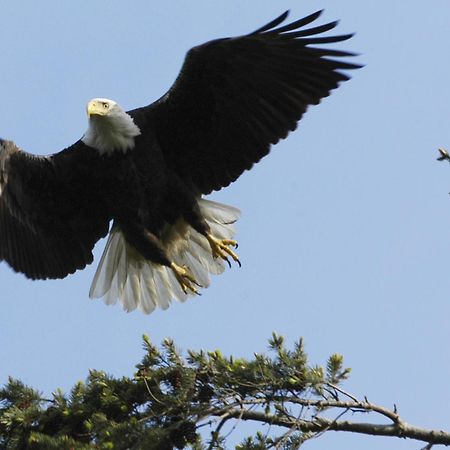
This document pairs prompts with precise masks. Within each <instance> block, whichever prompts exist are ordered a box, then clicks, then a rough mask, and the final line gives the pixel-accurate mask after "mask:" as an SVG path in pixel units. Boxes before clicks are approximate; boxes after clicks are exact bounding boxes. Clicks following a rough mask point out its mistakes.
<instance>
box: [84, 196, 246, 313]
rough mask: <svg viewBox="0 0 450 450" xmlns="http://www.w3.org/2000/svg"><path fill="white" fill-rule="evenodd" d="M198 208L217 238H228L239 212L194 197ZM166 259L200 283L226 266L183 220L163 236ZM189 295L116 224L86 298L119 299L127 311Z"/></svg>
mask: <svg viewBox="0 0 450 450" xmlns="http://www.w3.org/2000/svg"><path fill="white" fill-rule="evenodd" d="M199 206H200V211H201V213H202V215H203V217H204V218H205V220H206V222H207V223H208V225H209V226H210V228H211V233H212V234H213V235H214V236H215V237H217V238H219V239H231V238H233V236H234V234H235V228H234V223H235V222H236V220H237V219H238V217H239V215H240V211H239V210H238V209H237V208H234V207H232V206H228V205H224V204H221V203H217V202H213V201H211V200H205V199H200V200H199ZM162 239H163V241H164V243H165V244H166V248H167V254H168V256H169V258H170V259H171V260H172V261H173V262H175V263H176V264H178V265H180V266H183V265H185V266H187V267H188V268H189V270H190V271H191V273H192V275H193V276H194V277H195V279H196V280H197V282H198V283H199V284H201V285H202V286H203V287H208V286H209V284H210V278H209V275H210V274H213V275H218V274H220V273H222V272H223V271H224V270H225V265H224V263H223V261H222V260H221V259H215V258H213V256H212V252H211V247H210V245H209V243H208V241H207V239H206V238H205V237H204V236H202V235H201V234H199V233H197V232H196V231H195V230H194V229H193V228H191V227H190V226H188V225H187V224H186V223H185V222H184V221H180V222H179V223H178V224H176V225H174V226H172V227H171V228H170V230H168V231H167V233H166V234H165V235H164V236H163V238H162ZM189 295H192V294H190V293H188V294H186V293H185V292H183V290H182V289H181V286H180V284H179V283H178V281H177V279H176V278H175V275H174V273H173V272H172V270H171V269H170V268H168V267H165V266H161V265H159V264H155V263H152V262H151V261H148V260H146V259H145V258H144V257H142V256H141V255H140V254H139V253H138V252H137V251H136V250H135V249H134V248H133V247H131V246H130V245H129V244H128V243H127V242H126V241H125V238H124V236H123V234H122V232H121V231H120V229H119V228H118V227H114V228H113V229H112V230H111V232H110V234H109V236H108V240H107V242H106V246H105V250H104V251H103V255H102V257H101V259H100V263H99V265H98V267H97V271H96V272H95V275H94V279H93V280H92V284H91V289H90V291H89V297H91V298H101V297H104V301H105V303H106V304H108V305H113V304H116V303H117V301H119V302H120V303H121V304H122V306H123V308H124V309H125V310H126V311H128V312H129V311H133V310H134V309H136V308H138V309H140V310H141V311H142V312H144V313H145V314H150V313H151V312H152V311H153V310H154V309H155V308H157V307H158V308H161V309H167V308H168V307H169V306H170V303H171V301H172V300H173V299H176V300H178V301H180V302H184V301H185V300H186V299H187V297H188V296H189Z"/></svg>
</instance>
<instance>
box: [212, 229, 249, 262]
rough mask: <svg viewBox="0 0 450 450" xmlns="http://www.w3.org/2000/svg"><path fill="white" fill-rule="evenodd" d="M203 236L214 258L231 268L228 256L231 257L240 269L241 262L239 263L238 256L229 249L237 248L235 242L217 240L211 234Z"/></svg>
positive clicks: (231, 240)
mask: <svg viewBox="0 0 450 450" xmlns="http://www.w3.org/2000/svg"><path fill="white" fill-rule="evenodd" d="M205 236H206V239H208V242H209V245H210V246H211V251H212V254H213V257H214V258H222V259H223V260H225V261H226V262H227V263H228V265H229V266H230V267H231V263H230V261H229V259H228V256H231V257H232V258H233V260H234V261H235V262H237V263H238V264H239V267H241V262H240V261H239V257H238V255H236V253H235V252H234V251H233V250H231V248H230V247H234V248H237V246H238V243H237V242H236V241H235V240H233V239H217V238H215V237H214V236H213V235H212V234H211V233H206V235H205Z"/></svg>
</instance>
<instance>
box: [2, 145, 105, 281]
mask: <svg viewBox="0 0 450 450" xmlns="http://www.w3.org/2000/svg"><path fill="white" fill-rule="evenodd" d="M95 153H96V152H93V151H92V149H89V148H88V147H86V146H85V145H84V144H83V143H82V142H81V141H79V142H77V143H75V144H74V145H72V146H71V147H69V148H68V149H66V150H64V151H62V152H60V153H58V154H55V155H51V156H34V155H31V154H28V153H26V152H24V151H22V150H20V149H19V148H18V147H17V146H16V145H15V144H14V143H13V142H11V141H4V140H0V261H1V260H5V261H7V262H8V263H9V264H10V266H11V267H12V268H13V269H14V270H16V271H18V272H23V273H24V274H25V275H26V276H27V277H29V278H32V279H45V278H63V277H65V276H66V275H68V274H69V273H73V272H75V270H77V269H82V268H84V267H85V266H86V265H87V264H89V263H90V262H92V259H93V256H92V249H93V247H94V245H95V243H96V242H97V240H98V239H100V238H101V237H103V236H105V235H106V233H107V232H108V226H109V218H108V214H107V212H106V211H104V210H103V209H102V204H101V202H99V201H98V200H99V199H98V198H96V195H97V193H98V192H99V191H98V189H96V188H97V186H95V183H96V181H95V164H96V160H97V159H98V158H97V157H96V155H95Z"/></svg>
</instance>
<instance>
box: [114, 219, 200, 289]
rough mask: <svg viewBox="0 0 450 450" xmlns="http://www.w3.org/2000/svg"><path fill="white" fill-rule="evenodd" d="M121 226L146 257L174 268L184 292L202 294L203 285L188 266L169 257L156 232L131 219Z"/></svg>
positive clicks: (128, 239) (131, 242)
mask: <svg viewBox="0 0 450 450" xmlns="http://www.w3.org/2000/svg"><path fill="white" fill-rule="evenodd" d="M120 227H121V229H122V232H123V233H124V235H125V239H126V240H127V241H128V243H129V244H131V245H132V246H133V247H134V248H135V249H136V250H138V252H139V253H141V255H142V256H143V257H144V258H146V259H149V260H150V261H152V262H154V263H156V264H161V265H162V266H166V267H170V268H171V269H172V271H173V273H174V275H175V278H176V279H177V281H178V283H180V286H181V289H183V292H184V293H186V294H187V293H189V292H191V293H193V294H197V295H200V294H199V293H198V290H197V287H202V286H201V285H200V284H199V283H198V282H197V281H196V280H195V278H194V276H193V275H192V274H191V272H190V271H189V269H188V268H187V267H186V266H183V267H181V266H179V265H178V264H175V263H174V262H173V261H171V260H170V259H169V257H168V256H167V253H166V251H165V249H164V244H163V243H162V242H161V240H160V239H159V238H158V237H157V236H156V235H155V234H154V233H152V232H151V231H149V230H147V229H146V228H144V227H143V226H142V225H140V224H136V223H133V222H129V221H123V222H121V223H120Z"/></svg>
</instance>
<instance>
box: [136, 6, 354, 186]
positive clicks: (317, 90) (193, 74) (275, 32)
mask: <svg viewBox="0 0 450 450" xmlns="http://www.w3.org/2000/svg"><path fill="white" fill-rule="evenodd" d="M320 14H321V11H319V12H316V13H314V14H311V15H310V16H308V17H305V18H303V19H300V20H297V21H295V22H292V23H290V24H287V25H281V23H282V22H283V21H284V20H285V19H286V17H287V15H288V12H286V13H284V14H283V15H281V16H280V17H278V18H277V19H275V20H273V21H272V22H270V23H269V24H267V25H265V26H264V27H262V28H260V29H258V30H256V31H254V32H253V33H250V34H248V35H244V36H240V37H234V38H225V39H218V40H214V41H211V42H207V43H206V44H203V45H200V46H198V47H194V48H193V49H191V50H190V51H189V52H188V54H187V56H186V59H185V62H184V64H183V67H182V69H181V72H180V74H179V76H178V78H177V80H176V81H175V83H174V85H173V86H172V87H171V89H170V90H169V91H168V92H167V94H166V95H164V96H163V97H162V98H161V99H160V100H158V101H157V102H155V103H153V104H151V105H149V106H147V107H143V108H139V109H136V110H133V111H130V112H129V114H130V115H132V116H133V117H135V119H136V120H137V121H139V123H147V124H148V126H151V127H152V128H153V129H154V130H155V131H156V135H157V139H158V141H159V144H160V146H161V148H162V149H163V151H164V153H165V157H166V160H167V163H168V164H169V165H170V166H171V167H172V168H173V169H175V171H176V172H177V173H178V175H179V176H181V177H182V178H183V179H184V180H185V181H187V182H189V183H191V184H192V185H193V187H195V188H196V189H198V190H199V191H200V192H201V193H203V194H207V193H209V192H211V191H212V190H218V189H220V188H222V187H224V186H227V185H229V184H230V183H231V182H233V181H235V180H236V179H237V178H238V177H239V176H240V175H241V174H242V172H243V171H244V170H246V169H250V168H251V167H252V165H253V164H254V163H255V162H257V161H259V160H260V159H261V158H262V157H263V156H265V155H266V154H267V153H268V152H269V150H270V145H271V144H275V143H276V142H278V141H279V140H280V139H283V138H285V137H286V136H287V134H288V133H289V131H292V130H294V129H295V128H296V125H297V122H298V121H299V120H300V119H301V117H302V115H303V113H304V112H305V110H306V108H307V107H308V105H314V104H318V103H319V102H320V100H321V99H322V98H323V97H326V96H328V95H329V94H330V91H331V90H332V89H334V88H336V87H337V86H338V83H339V82H341V81H345V80H347V79H348V76H347V75H345V74H344V73H342V72H341V71H340V70H342V69H343V70H347V69H355V68H358V67H361V66H359V65H356V64H351V63H347V62H343V61H341V60H340V59H339V58H341V57H346V56H353V54H351V53H348V52H343V51H338V50H331V49H325V48H319V47H315V46H314V45H315V44H329V43H335V42H339V41H344V40H346V39H349V38H350V37H351V36H352V35H351V34H347V35H340V36H329V37H317V36H316V35H318V34H321V33H324V32H326V31H329V30H331V29H333V28H334V27H335V26H336V24H337V22H332V23H328V24H325V25H321V26H314V27H310V28H303V27H305V26H307V25H308V24H310V23H311V22H313V21H314V20H316V19H317V18H318V17H319V15H320ZM140 126H141V125H140ZM142 128H143V127H141V129H142Z"/></svg>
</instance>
